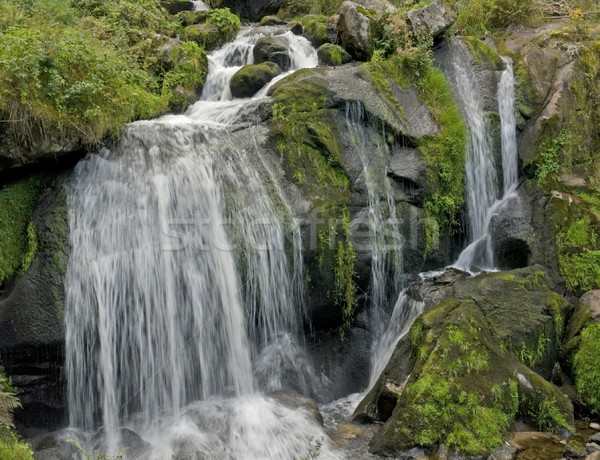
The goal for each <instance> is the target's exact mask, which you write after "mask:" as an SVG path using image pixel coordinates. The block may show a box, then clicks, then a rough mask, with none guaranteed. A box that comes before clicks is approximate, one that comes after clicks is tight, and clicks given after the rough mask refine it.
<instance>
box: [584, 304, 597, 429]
mask: <svg viewBox="0 0 600 460" xmlns="http://www.w3.org/2000/svg"><path fill="white" fill-rule="evenodd" d="M584 295H585V294H584ZM590 429H592V430H596V431H600V423H595V422H592V423H590Z"/></svg>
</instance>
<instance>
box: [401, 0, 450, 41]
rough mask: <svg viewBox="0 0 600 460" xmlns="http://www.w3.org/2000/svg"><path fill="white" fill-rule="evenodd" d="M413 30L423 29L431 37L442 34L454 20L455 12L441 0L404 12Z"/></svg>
mask: <svg viewBox="0 0 600 460" xmlns="http://www.w3.org/2000/svg"><path fill="white" fill-rule="evenodd" d="M406 15H407V16H408V20H409V22H410V25H411V26H412V28H413V30H415V31H416V30H419V29H425V31H426V32H427V33H429V34H430V35H432V36H433V37H438V36H440V35H441V34H443V33H444V32H445V31H446V30H447V29H448V28H449V27H450V26H451V25H452V24H454V21H456V17H457V16H456V12H455V11H454V10H453V9H452V8H451V7H450V6H449V5H447V4H446V3H445V2H444V1H443V0H435V1H434V2H432V3H430V4H429V5H426V6H424V7H422V8H417V9H414V10H410V11H409V12H408V13H406Z"/></svg>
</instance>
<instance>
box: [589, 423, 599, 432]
mask: <svg viewBox="0 0 600 460" xmlns="http://www.w3.org/2000/svg"><path fill="white" fill-rule="evenodd" d="M590 428H591V429H592V430H596V431H600V423H593V422H592V423H590Z"/></svg>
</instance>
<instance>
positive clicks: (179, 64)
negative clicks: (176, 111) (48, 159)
mask: <svg viewBox="0 0 600 460" xmlns="http://www.w3.org/2000/svg"><path fill="white" fill-rule="evenodd" d="M224 16H225V15H223V14H219V15H218V18H217V19H219V20H217V19H215V21H216V22H217V23H218V24H219V25H220V23H221V20H220V18H221V17H224ZM227 17H228V16H227ZM176 19H177V18H176V17H174V16H170V15H169V14H168V13H167V12H166V11H165V10H164V9H163V8H162V7H161V6H160V3H159V2H158V0H143V1H141V2H140V1H131V0H118V1H115V2H104V1H98V0H84V1H80V2H76V3H71V2H70V1H68V0H59V1H49V0H34V1H32V2H27V3H23V2H17V1H14V0H7V1H5V2H2V4H1V5H0V114H1V118H2V120H3V122H4V123H7V124H8V125H9V128H11V129H12V132H13V133H14V134H15V136H16V137H17V138H18V139H20V140H21V142H25V145H27V144H28V141H30V140H31V137H32V136H33V134H34V133H39V135H41V137H42V139H44V138H45V137H46V136H47V135H50V134H53V135H56V133H57V132H58V133H62V134H63V135H65V136H67V137H68V138H73V137H76V138H79V139H81V140H82V141H83V142H84V143H95V142H98V141H99V140H102V139H103V138H104V137H106V136H111V135H113V136H114V135H117V134H118V133H119V130H120V127H121V125H122V124H123V123H125V122H128V121H131V120H134V119H138V118H151V117H153V116H155V115H157V114H160V113H162V112H164V111H166V110H168V109H169V108H174V107H179V108H180V107H182V106H183V105H185V104H186V103H187V100H186V97H190V95H192V96H193V94H194V93H195V91H196V89H197V88H198V86H199V85H200V84H202V82H203V81H204V76H205V74H206V70H207V61H206V57H205V55H204V52H203V50H202V49H201V48H199V47H198V46H197V45H196V44H194V43H185V42H184V43H183V44H181V46H179V45H177V46H175V47H174V48H170V50H171V51H170V52H169V53H167V54H168V55H167V56H166V57H163V56H162V55H163V54H164V53H165V50H166V48H165V47H164V45H165V43H167V42H168V41H169V40H172V39H170V38H169V37H173V36H174V35H175V34H176V32H177V29H178V27H179V24H178V23H177V22H176ZM211 20H212V19H211ZM224 29H227V27H224ZM227 31H228V32H227V33H229V29H227ZM182 94H184V95H185V96H186V97H184V96H182Z"/></svg>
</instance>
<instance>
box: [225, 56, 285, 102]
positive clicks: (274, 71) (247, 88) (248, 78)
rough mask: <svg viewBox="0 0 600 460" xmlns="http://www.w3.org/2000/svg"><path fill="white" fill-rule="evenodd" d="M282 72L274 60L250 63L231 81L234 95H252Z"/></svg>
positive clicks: (230, 85)
mask: <svg viewBox="0 0 600 460" xmlns="http://www.w3.org/2000/svg"><path fill="white" fill-rule="evenodd" d="M279 74H281V67H279V66H278V65H277V64H275V63H274V62H263V63H262V64H248V65H245V66H243V67H242V68H241V69H240V70H238V71H237V72H236V73H235V74H234V75H233V77H232V78H231V82H230V83H229V87H230V89H231V94H232V95H233V97H251V96H254V94H256V92H257V91H258V90H259V89H261V88H262V87H263V86H265V85H266V84H267V83H268V82H270V81H271V80H272V79H273V78H275V77H276V76H277V75H279Z"/></svg>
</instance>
